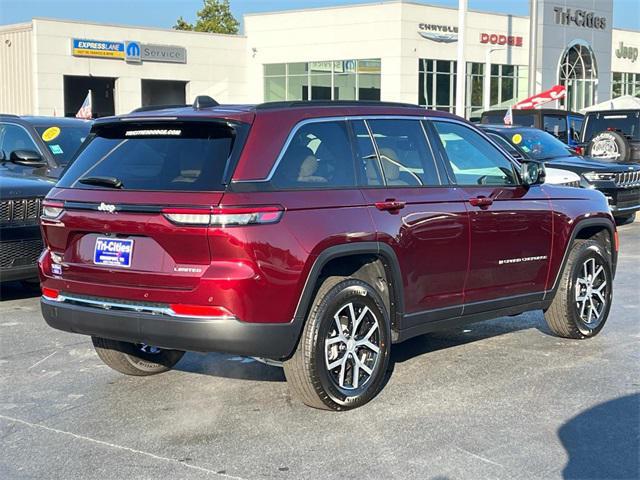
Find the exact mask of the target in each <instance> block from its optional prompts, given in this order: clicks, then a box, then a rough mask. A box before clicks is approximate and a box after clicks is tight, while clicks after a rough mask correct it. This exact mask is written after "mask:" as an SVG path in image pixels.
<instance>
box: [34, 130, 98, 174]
mask: <svg viewBox="0 0 640 480" xmlns="http://www.w3.org/2000/svg"><path fill="white" fill-rule="evenodd" d="M35 129H36V131H37V132H38V135H39V136H40V138H42V141H43V142H44V143H45V145H46V146H47V148H48V149H49V151H50V152H51V154H52V155H53V158H54V159H55V160H56V163H57V164H58V165H60V166H65V165H66V164H67V163H69V161H70V160H71V159H72V158H73V156H74V155H75V154H76V152H77V151H78V149H79V148H80V145H82V142H84V140H85V138H87V135H89V130H90V129H91V122H81V123H80V122H79V123H78V124H77V125H72V126H71V125H56V124H55V123H50V124H48V125H37V126H36V127H35Z"/></svg>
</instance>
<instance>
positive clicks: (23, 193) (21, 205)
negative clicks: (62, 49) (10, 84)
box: [0, 115, 91, 282]
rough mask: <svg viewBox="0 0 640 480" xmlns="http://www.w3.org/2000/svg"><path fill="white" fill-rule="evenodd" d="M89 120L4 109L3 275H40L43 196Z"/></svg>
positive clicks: (0, 132) (0, 169) (0, 131)
mask: <svg viewBox="0 0 640 480" xmlns="http://www.w3.org/2000/svg"><path fill="white" fill-rule="evenodd" d="M90 128H91V122H87V121H84V120H77V119H70V118H57V117H18V116H15V115H0V281H3V282H4V281H10V280H31V279H37V276H38V274H37V266H36V263H37V259H38V255H39V254H40V252H41V251H42V248H43V246H42V238H41V234H40V227H39V226H38V223H39V218H40V213H41V208H42V200H43V199H44V197H45V195H46V194H47V193H48V191H49V190H50V189H51V188H52V187H53V186H54V184H55V180H56V178H57V177H58V176H59V175H60V173H61V172H62V169H63V168H64V167H65V166H66V164H67V162H69V160H70V159H71V158H72V157H73V156H74V155H75V153H76V152H77V151H78V149H79V147H80V145H81V144H82V142H83V140H84V139H85V138H86V137H87V135H88V134H89V130H90Z"/></svg>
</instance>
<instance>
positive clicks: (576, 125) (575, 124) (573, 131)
mask: <svg viewBox="0 0 640 480" xmlns="http://www.w3.org/2000/svg"><path fill="white" fill-rule="evenodd" d="M583 120H584V119H583V118H582V117H569V138H570V139H572V140H574V141H576V142H579V141H580V132H581V131H582V122H583Z"/></svg>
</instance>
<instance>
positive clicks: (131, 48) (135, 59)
mask: <svg viewBox="0 0 640 480" xmlns="http://www.w3.org/2000/svg"><path fill="white" fill-rule="evenodd" d="M124 45H125V47H124V54H125V56H124V59H125V60H126V61H127V62H129V63H141V62H142V56H141V52H140V44H139V43H138V42H131V41H127V42H124Z"/></svg>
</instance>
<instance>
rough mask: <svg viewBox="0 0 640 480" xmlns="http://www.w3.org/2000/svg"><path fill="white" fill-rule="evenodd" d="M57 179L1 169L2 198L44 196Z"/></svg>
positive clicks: (0, 192)
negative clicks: (19, 173) (29, 175)
mask: <svg viewBox="0 0 640 480" xmlns="http://www.w3.org/2000/svg"><path fill="white" fill-rule="evenodd" d="M54 185H55V181H53V180H50V179H46V178H41V177H25V176H24V175H15V174H13V173H12V172H8V171H6V170H5V171H0V199H3V200H10V199H14V198H27V197H44V196H45V195H46V194H47V193H48V192H49V190H51V189H52V188H53V186H54Z"/></svg>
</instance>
